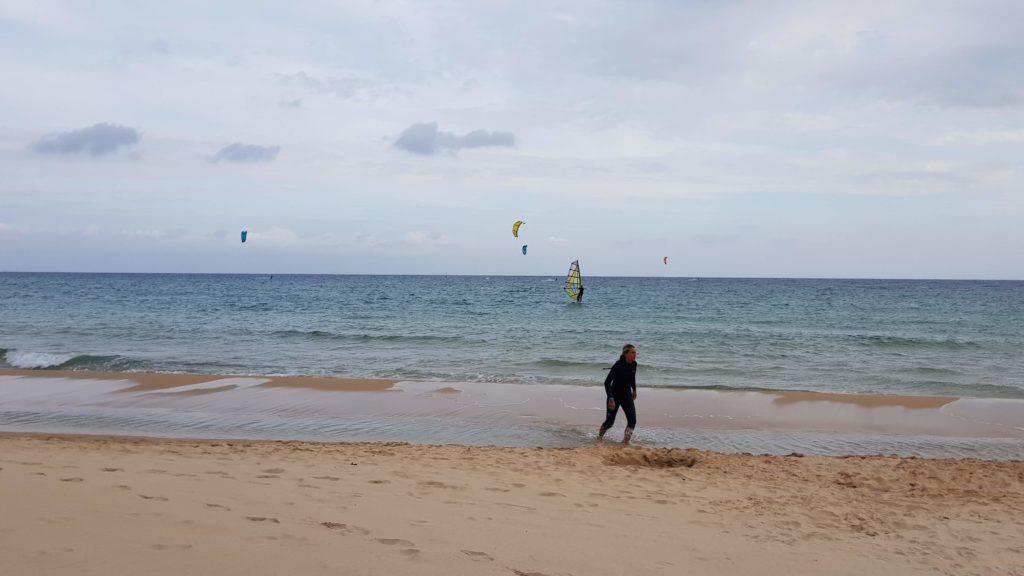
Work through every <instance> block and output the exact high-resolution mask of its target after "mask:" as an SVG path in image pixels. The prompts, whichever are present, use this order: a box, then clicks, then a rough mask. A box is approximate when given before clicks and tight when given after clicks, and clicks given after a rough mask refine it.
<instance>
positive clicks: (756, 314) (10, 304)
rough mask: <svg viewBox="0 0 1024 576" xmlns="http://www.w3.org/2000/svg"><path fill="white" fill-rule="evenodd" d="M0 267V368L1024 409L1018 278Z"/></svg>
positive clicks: (1022, 303) (1021, 285) (1023, 306)
mask: <svg viewBox="0 0 1024 576" xmlns="http://www.w3.org/2000/svg"><path fill="white" fill-rule="evenodd" d="M563 282H564V277H562V276H558V275H553V276H529V277H512V276H490V277H486V276H360V275H277V274H275V275H268V274H262V275H242V274H230V275H229V274H224V275H219V274H80V273H0V368H21V369H32V368H37V369H56V370H93V371H115V372H119V371H124V372H132V371H156V372H185V373H209V374H220V375H237V376H244V375H324V376H327V375H329V376H340V377H357V378H383V379H393V380H410V381H441V382H485V383H493V384H503V385H508V386H530V385H543V384H558V385H571V386H600V385H601V384H602V382H603V379H604V376H605V374H606V369H607V368H608V367H609V366H610V365H611V364H612V363H613V362H614V361H615V360H616V359H617V357H618V355H619V351H620V349H621V347H622V345H623V344H625V343H631V344H634V345H635V346H636V347H637V349H638V358H637V362H638V364H639V371H638V377H637V379H638V383H639V385H640V386H642V387H648V386H649V387H665V388H688V389H713V390H802V391H818V392H836V393H846V394H894V395H924V396H955V397H963V398H1010V399H1014V398H1015V399H1024V282H1019V281H959V280H958V281H939V280H837V279H741V278H623V277H587V278H584V285H585V287H586V292H585V294H586V296H585V300H584V302H582V303H581V304H577V303H574V302H571V301H570V300H569V298H567V297H566V295H565V294H564V293H563V291H562V284H563Z"/></svg>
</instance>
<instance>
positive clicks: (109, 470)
mask: <svg viewBox="0 0 1024 576" xmlns="http://www.w3.org/2000/svg"><path fill="white" fill-rule="evenodd" d="M103 471H104V472H124V468H104V469H103Z"/></svg>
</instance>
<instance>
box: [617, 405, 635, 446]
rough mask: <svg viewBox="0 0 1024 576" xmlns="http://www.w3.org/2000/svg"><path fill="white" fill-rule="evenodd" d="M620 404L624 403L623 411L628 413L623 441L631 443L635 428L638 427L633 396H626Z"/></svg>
mask: <svg viewBox="0 0 1024 576" xmlns="http://www.w3.org/2000/svg"><path fill="white" fill-rule="evenodd" d="M619 404H621V405H622V412H623V413H625V414H626V431H625V432H624V433H623V435H622V443H623V444H629V440H630V438H632V437H633V429H634V428H636V406H634V405H633V397H632V396H626V397H625V398H623V399H622V401H621V402H619Z"/></svg>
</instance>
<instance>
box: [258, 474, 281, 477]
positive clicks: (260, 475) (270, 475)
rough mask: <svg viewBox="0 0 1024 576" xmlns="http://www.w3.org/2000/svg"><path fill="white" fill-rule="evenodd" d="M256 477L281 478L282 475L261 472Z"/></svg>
mask: <svg viewBox="0 0 1024 576" xmlns="http://www.w3.org/2000/svg"><path fill="white" fill-rule="evenodd" d="M256 477H257V478H280V476H278V475H276V474H259V475H257V476H256Z"/></svg>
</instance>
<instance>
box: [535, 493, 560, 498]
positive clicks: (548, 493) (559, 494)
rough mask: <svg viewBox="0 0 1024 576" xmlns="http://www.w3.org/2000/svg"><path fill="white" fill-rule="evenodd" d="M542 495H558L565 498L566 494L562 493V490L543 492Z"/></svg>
mask: <svg viewBox="0 0 1024 576" xmlns="http://www.w3.org/2000/svg"><path fill="white" fill-rule="evenodd" d="M540 495H541V496H549V497H550V496H558V497H560V498H565V494H562V493H561V492H541V493H540Z"/></svg>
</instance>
